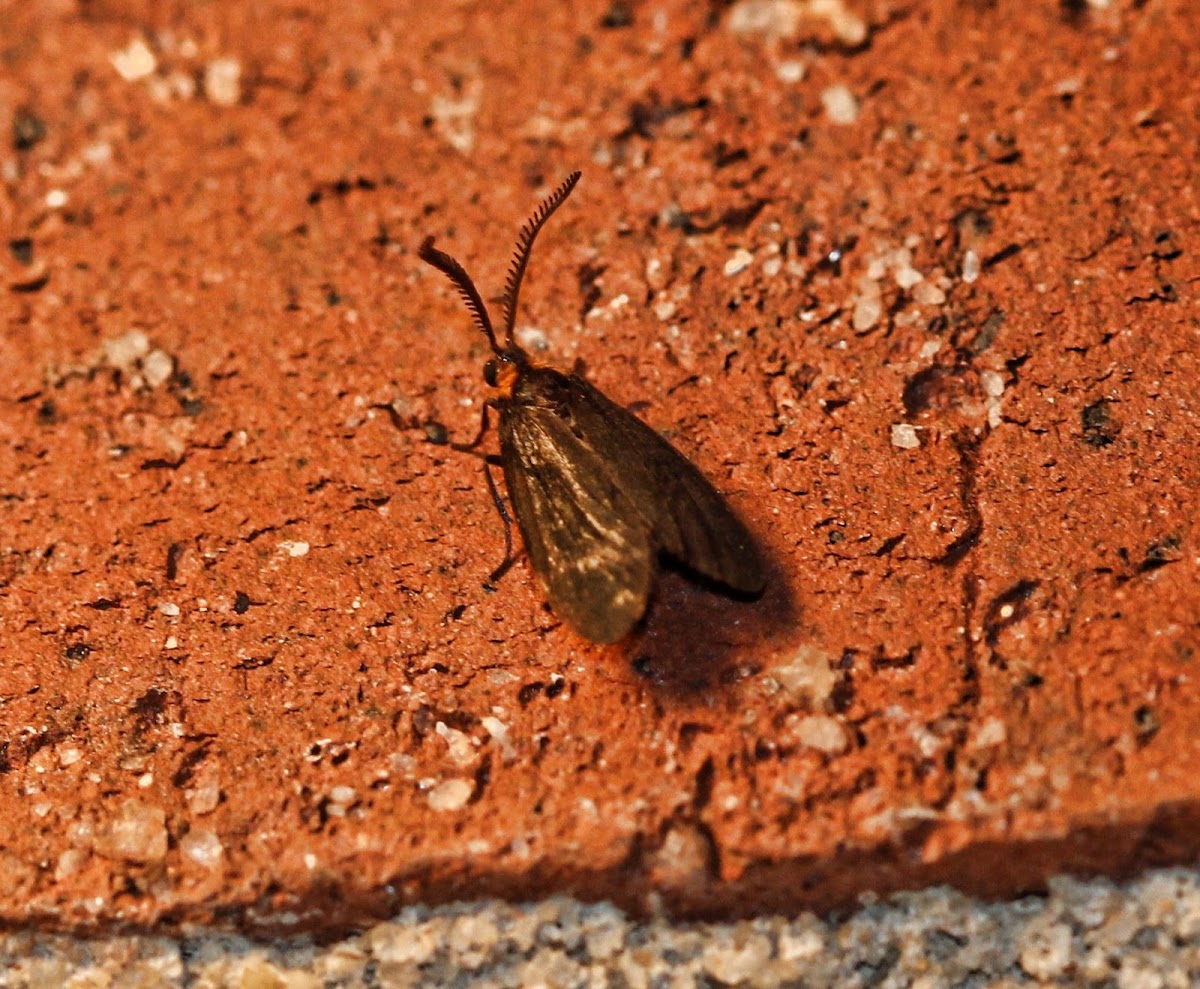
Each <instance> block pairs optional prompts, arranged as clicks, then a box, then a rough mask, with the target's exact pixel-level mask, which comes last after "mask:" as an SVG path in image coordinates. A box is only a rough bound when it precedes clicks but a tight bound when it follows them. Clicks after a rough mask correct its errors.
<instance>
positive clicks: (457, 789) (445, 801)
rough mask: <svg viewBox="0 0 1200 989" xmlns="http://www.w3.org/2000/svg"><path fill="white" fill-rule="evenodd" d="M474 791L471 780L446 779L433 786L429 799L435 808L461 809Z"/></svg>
mask: <svg viewBox="0 0 1200 989" xmlns="http://www.w3.org/2000/svg"><path fill="white" fill-rule="evenodd" d="M474 792H475V787H474V785H473V784H472V783H471V782H470V780H462V779H453V780H446V781H444V782H442V783H438V784H437V786H435V787H433V788H432V789H431V790H430V791H429V795H428V797H427V799H428V801H429V806H430V807H432V808H433V809H434V810H461V809H462V808H463V807H465V806H466V805H467V801H468V800H470V799H471V794H472V793H474Z"/></svg>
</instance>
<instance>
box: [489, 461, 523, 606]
mask: <svg viewBox="0 0 1200 989" xmlns="http://www.w3.org/2000/svg"><path fill="white" fill-rule="evenodd" d="M483 476H484V477H485V478H487V486H488V491H489V492H491V495H492V504H493V505H495V506H496V511H498V512H499V513H500V520H501V521H502V522H503V523H504V559H503V560H502V561H501V562H500V566H498V567H496V569H495V570H493V571H492V572H491V573H490V574H489V575H488V579H487V582H486V583H485V584H484V585H483V587H484V590H488V591H494V590H495V589H496V587H495V584H496V581H498V580H499V579H500V578H501V577H503V576H504V575H505V574H506V573H508V571H509V570H510V569H511V568H512V565H513V564H514V563H516V562H517V558H516V557H515V556H514V555H513V551H512V547H513V539H512V516H511V515H509V514H508V509H507V508H506V507H505V506H504V499H503V498H501V497H500V489H499V488H497V487H496V479H495V478H494V477H492V464H491V461H490V460H488V459H484V461H483Z"/></svg>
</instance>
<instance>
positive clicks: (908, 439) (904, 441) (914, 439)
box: [892, 422, 921, 450]
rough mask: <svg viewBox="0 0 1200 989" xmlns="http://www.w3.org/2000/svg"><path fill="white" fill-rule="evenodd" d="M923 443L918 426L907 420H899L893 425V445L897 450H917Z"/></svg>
mask: <svg viewBox="0 0 1200 989" xmlns="http://www.w3.org/2000/svg"><path fill="white" fill-rule="evenodd" d="M920 445H921V437H920V436H918V435H917V428H916V426H911V425H909V424H908V423H907V422H897V423H895V424H893V426H892V446H894V447H895V448H896V449H897V450H915V449H917V447H919V446H920Z"/></svg>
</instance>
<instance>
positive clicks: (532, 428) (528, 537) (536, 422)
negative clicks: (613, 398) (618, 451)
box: [500, 405, 654, 643]
mask: <svg viewBox="0 0 1200 989" xmlns="http://www.w3.org/2000/svg"><path fill="white" fill-rule="evenodd" d="M500 450H501V459H502V461H503V465H504V479H505V482H506V484H507V485H508V495H509V498H510V499H511V501H512V505H513V511H514V513H515V514H516V518H517V524H518V526H520V529H521V535H522V536H523V537H524V540H525V550H526V552H527V553H528V554H529V559H530V562H531V563H532V564H533V569H534V570H535V571H536V572H537V574H538V576H539V577H541V579H542V582H543V584H544V585H545V587H546V596H547V597H548V598H549V600H550V605H551V607H552V608H553V609H554V611H555V613H556V614H557V615H558V616H559V617H560V618H562V619H563V621H565V622H566V623H567V624H568V625H570V626H571V627H572V628H574V629H575V630H576V631H577V632H579V633H580V634H581V635H583V636H584V637H585V638H588V639H591V640H592V641H593V642H602V643H605V642H616V641H617V640H618V639H620V638H623V637H624V636H625V635H626V634H628V632H629V631H630V629H632V628H633V626H634V624H635V623H636V622H637V620H638V619H639V618H641V617H642V615H643V614H644V613H645V610H646V602H647V599H648V598H649V595H650V585H651V581H652V580H653V577H654V548H653V547H652V545H651V542H650V536H649V532H648V531H647V524H646V521H645V520H644V518H643V517H642V515H641V514H639V512H638V511H637V510H636V508H635V506H634V505H633V504H632V503H631V502H630V501H629V498H628V496H627V495H626V494H625V493H624V492H623V491H621V489H620V486H619V484H615V483H614V481H613V478H612V476H611V464H608V463H606V462H604V461H603V460H602V459H601V458H600V457H598V456H597V454H596V453H595V452H593V451H592V450H590V449H588V447H587V446H585V445H584V444H583V443H581V442H580V441H579V439H578V438H576V436H575V435H574V433H572V431H571V428H570V426H569V424H568V423H567V422H566V421H564V420H563V419H562V418H561V416H559V415H557V414H556V413H555V412H553V411H551V410H549V409H544V408H537V407H533V406H527V405H514V406H510V407H509V408H506V409H505V410H504V411H503V414H502V415H501V417H500Z"/></svg>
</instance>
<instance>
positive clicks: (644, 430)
mask: <svg viewBox="0 0 1200 989" xmlns="http://www.w3.org/2000/svg"><path fill="white" fill-rule="evenodd" d="M569 380H570V385H571V390H572V392H573V393H574V394H573V398H572V400H571V401H570V402H569V403H567V408H568V410H569V415H570V417H571V419H572V421H573V424H574V426H575V431H576V432H577V433H578V435H579V436H580V437H581V438H582V440H583V442H584V443H585V444H586V445H587V446H589V447H591V449H592V451H594V455H595V456H596V458H597V459H598V460H600V461H601V462H602V463H604V464H606V465H608V467H607V469H608V472H609V474H610V475H611V477H612V479H613V480H614V481H615V483H616V485H617V487H618V488H620V489H621V490H622V491H623V492H624V493H625V495H626V496H627V497H628V498H629V499H630V500H631V501H632V502H633V503H634V505H635V506H636V507H637V509H638V511H639V512H641V513H642V515H643V516H644V517H645V518H646V520H647V521H648V522H649V523H650V526H651V530H652V534H653V538H654V541H655V543H656V544H657V546H658V547H659V548H661V549H662V550H664V551H665V552H666V553H668V554H669V555H670V556H673V557H675V559H677V560H679V561H680V562H681V563H684V564H686V565H687V566H688V567H690V568H691V569H693V570H695V571H696V572H698V573H700V574H703V575H704V576H705V577H709V578H711V579H712V580H715V581H717V582H719V583H721V584H724V585H725V586H727V587H729V588H732V589H733V590H735V591H740V592H742V593H745V594H758V593H760V592H761V591H762V590H763V588H764V587H766V583H767V577H766V573H765V571H764V569H763V564H762V559H761V557H760V556H759V553H758V549H757V547H756V545H755V543H754V539H753V537H752V536H751V535H750V532H749V530H747V528H746V526H745V525H744V524H743V523H742V521H741V519H739V518H738V517H737V515H735V514H734V512H733V510H732V509H731V508H730V507H729V506H728V505H727V504H726V502H725V499H724V498H722V497H721V495H720V494H718V493H717V491H716V489H715V488H713V486H712V485H711V484H710V483H709V481H708V479H707V478H705V476H704V475H703V474H701V473H700V471H699V470H698V469H697V468H696V467H695V466H694V465H693V464H692V463H691V461H689V460H688V459H687V458H686V457H684V456H683V454H681V453H680V452H679V451H678V450H676V449H675V448H674V447H673V446H671V444H670V443H668V442H667V441H666V440H665V439H663V437H662V436H660V435H659V434H658V433H657V432H655V431H654V429H652V428H651V427H650V426H648V425H646V424H645V423H644V422H642V420H641V419H639V418H638V417H637V416H635V415H634V414H633V413H631V412H629V411H627V410H626V409H623V408H622V407H621V406H619V405H617V404H616V403H615V402H613V401H612V400H611V399H609V398H607V397H605V396H604V395H603V394H602V393H601V392H599V391H598V390H597V389H596V388H594V387H593V386H592V385H591V384H589V383H588V382H587V381H585V380H584V379H583V378H580V377H578V376H576V375H572V376H571V377H570V379H569Z"/></svg>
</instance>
